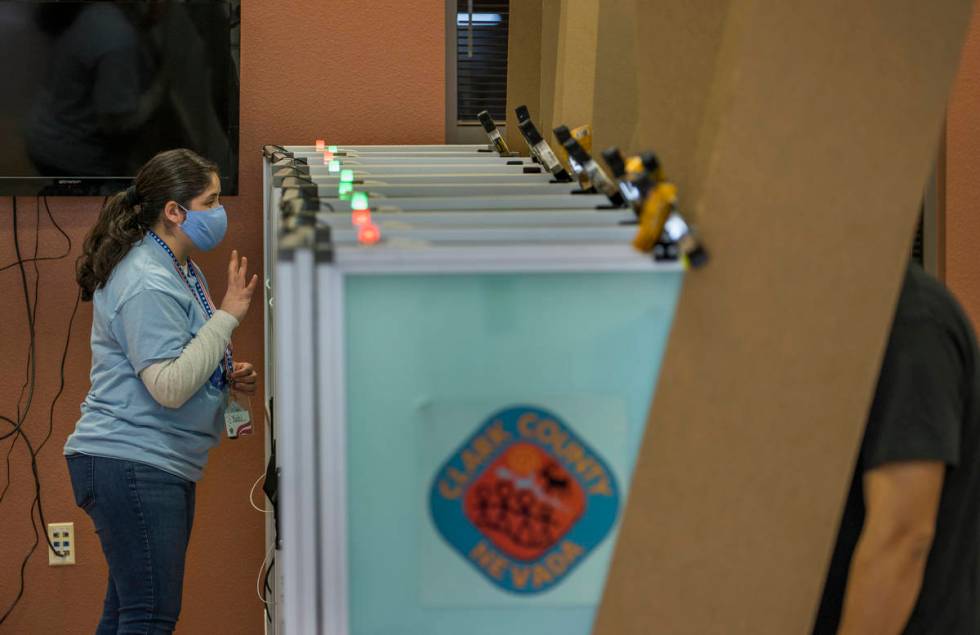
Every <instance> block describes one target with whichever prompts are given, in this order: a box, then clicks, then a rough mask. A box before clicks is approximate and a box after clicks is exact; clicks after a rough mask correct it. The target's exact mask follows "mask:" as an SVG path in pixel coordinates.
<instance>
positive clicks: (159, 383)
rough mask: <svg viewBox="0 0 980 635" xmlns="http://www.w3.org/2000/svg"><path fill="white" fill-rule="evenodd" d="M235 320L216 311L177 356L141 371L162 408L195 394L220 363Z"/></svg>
mask: <svg viewBox="0 0 980 635" xmlns="http://www.w3.org/2000/svg"><path fill="white" fill-rule="evenodd" d="M236 327H238V320H236V319H235V317H234V316H233V315H232V314H231V313H228V312H227V311H221V310H218V311H215V313H214V315H212V316H211V319H209V320H208V321H207V322H206V323H205V324H204V326H202V327H201V328H200V330H198V332H197V335H195V336H194V339H192V340H191V341H190V342H189V343H188V344H187V346H185V347H184V350H183V352H181V354H180V356H179V357H175V358H173V359H166V360H163V361H161V362H156V363H154V364H150V365H149V366H147V367H146V368H144V369H143V372H141V373H140V379H142V380H143V385H144V386H146V389H147V390H148V391H149V392H150V395H151V396H152V397H153V398H154V399H155V400H156V401H157V403H159V404H160V405H161V406H164V407H165V408H180V407H181V406H183V405H184V403H186V402H187V400H188V399H190V398H191V397H193V396H194V393H196V392H197V391H198V390H200V388H201V386H203V385H204V382H206V381H207V380H208V379H209V378H210V377H211V374H212V373H213V372H214V369H215V368H217V367H218V364H219V363H221V361H222V358H223V357H224V354H225V349H226V348H227V347H228V342H229V341H231V334H232V332H233V331H234V330H235V328H236Z"/></svg>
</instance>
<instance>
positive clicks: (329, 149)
mask: <svg viewBox="0 0 980 635" xmlns="http://www.w3.org/2000/svg"><path fill="white" fill-rule="evenodd" d="M327 150H328V151H330V152H336V151H337V146H327Z"/></svg>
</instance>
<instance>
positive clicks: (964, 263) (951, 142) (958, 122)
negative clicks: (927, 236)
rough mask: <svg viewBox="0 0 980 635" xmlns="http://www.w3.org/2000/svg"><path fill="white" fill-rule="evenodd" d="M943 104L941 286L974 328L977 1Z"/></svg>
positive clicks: (979, 84) (979, 145)
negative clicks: (943, 252) (943, 261)
mask: <svg viewBox="0 0 980 635" xmlns="http://www.w3.org/2000/svg"><path fill="white" fill-rule="evenodd" d="M976 6H977V9H976V10H975V12H974V16H973V22H972V24H971V25H970V32H969V35H968V37H967V41H966V46H965V47H964V49H963V57H962V59H961V62H960V71H959V75H958V76H957V78H956V84H955V85H954V87H953V93H952V95H951V96H950V102H949V117H948V120H947V130H946V183H945V187H946V199H945V206H946V236H945V237H946V284H947V285H949V287H950V289H952V290H953V292H954V293H955V294H956V296H957V297H958V298H959V300H960V302H961V303H962V304H963V307H964V308H965V309H966V311H967V313H969V314H970V316H971V317H972V318H973V324H974V326H975V327H976V328H977V329H978V330H980V247H978V245H980V1H978V2H977V5H976Z"/></svg>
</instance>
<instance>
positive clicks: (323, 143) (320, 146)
mask: <svg viewBox="0 0 980 635" xmlns="http://www.w3.org/2000/svg"><path fill="white" fill-rule="evenodd" d="M326 147H327V142H326V141H324V140H323V139H317V140H316V151H317V152H323V150H324V148H326Z"/></svg>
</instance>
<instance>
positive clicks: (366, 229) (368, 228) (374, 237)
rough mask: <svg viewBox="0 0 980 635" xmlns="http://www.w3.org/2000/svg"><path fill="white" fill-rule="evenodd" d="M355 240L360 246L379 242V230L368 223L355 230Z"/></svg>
mask: <svg viewBox="0 0 980 635" xmlns="http://www.w3.org/2000/svg"><path fill="white" fill-rule="evenodd" d="M357 240H358V242H360V243H361V244H362V245H373V244H375V243H376V242H378V241H379V240H381V230H380V229H378V226H377V225H375V224H374V223H371V222H368V223H366V224H364V225H361V227H360V229H358V230H357Z"/></svg>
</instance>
